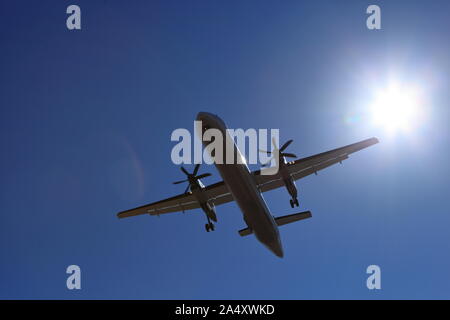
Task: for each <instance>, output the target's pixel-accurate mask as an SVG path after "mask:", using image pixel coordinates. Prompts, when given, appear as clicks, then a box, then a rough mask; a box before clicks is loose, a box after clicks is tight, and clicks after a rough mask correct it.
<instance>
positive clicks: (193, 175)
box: [173, 163, 211, 193]
mask: <svg viewBox="0 0 450 320" xmlns="http://www.w3.org/2000/svg"><path fill="white" fill-rule="evenodd" d="M180 169H181V171H182V172H183V173H184V174H185V175H186V176H187V179H184V180H180V181H175V182H173V184H180V183H183V182H189V184H188V186H187V188H186V190H185V191H184V193H187V192H188V190H189V187H190V186H191V185H193V184H195V183H196V182H197V180H199V179H203V178H206V177H209V176H210V175H211V173H203V174H200V175H197V173H198V169H200V163H199V164H197V165H196V166H195V168H194V171H193V172H192V173H189V172H188V171H187V170H186V169H185V168H183V167H181V168H180Z"/></svg>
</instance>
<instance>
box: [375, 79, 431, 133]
mask: <svg viewBox="0 0 450 320" xmlns="http://www.w3.org/2000/svg"><path fill="white" fill-rule="evenodd" d="M421 107H422V99H421V94H420V90H418V89H417V88H414V87H407V86H401V85H399V84H391V85H390V86H389V87H387V88H385V89H383V90H380V91H378V92H377V93H376V95H375V98H374V101H373V104H372V105H371V113H372V119H373V123H374V125H376V126H378V127H383V128H385V129H386V130H387V131H389V132H391V133H392V132H397V131H402V132H408V131H411V130H413V129H414V128H415V127H416V126H417V125H418V124H419V123H420V121H421V118H422V116H423V115H422V113H421Z"/></svg>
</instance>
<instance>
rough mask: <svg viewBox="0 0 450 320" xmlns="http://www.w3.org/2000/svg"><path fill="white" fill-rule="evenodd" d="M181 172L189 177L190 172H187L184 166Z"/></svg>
mask: <svg viewBox="0 0 450 320" xmlns="http://www.w3.org/2000/svg"><path fill="white" fill-rule="evenodd" d="M180 169H181V171H183V173H184V174H185V175H187V176H188V175H189V172H187V170H186V169H185V168H183V166H181V168H180Z"/></svg>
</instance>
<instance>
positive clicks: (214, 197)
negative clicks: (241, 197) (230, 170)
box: [205, 181, 234, 206]
mask: <svg viewBox="0 0 450 320" xmlns="http://www.w3.org/2000/svg"><path fill="white" fill-rule="evenodd" d="M205 192H206V194H207V198H208V201H209V202H210V203H211V204H213V205H215V206H218V205H221V204H224V203H227V202H231V201H234V198H233V196H232V194H231V193H230V191H229V190H228V187H227V185H226V184H225V183H224V182H223V181H220V182H217V183H214V184H212V185H210V186H207V187H206V188H205Z"/></svg>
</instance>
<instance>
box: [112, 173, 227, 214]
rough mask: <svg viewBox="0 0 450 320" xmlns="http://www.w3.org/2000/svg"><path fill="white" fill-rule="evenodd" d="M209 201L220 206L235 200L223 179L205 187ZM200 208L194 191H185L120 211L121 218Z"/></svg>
mask: <svg viewBox="0 0 450 320" xmlns="http://www.w3.org/2000/svg"><path fill="white" fill-rule="evenodd" d="M203 192H205V193H206V198H207V199H208V202H209V203H210V204H212V205H215V206H218V205H221V204H223V203H227V202H230V201H233V200H234V199H233V196H232V195H231V193H230V192H229V191H228V187H227V186H226V184H225V183H224V182H223V181H220V182H217V183H214V184H212V185H210V186H208V187H206V188H205V189H203ZM197 208H200V204H199V203H198V201H197V199H196V198H195V196H194V195H193V194H192V193H190V192H189V193H184V194H180V195H178V196H175V197H172V198H168V199H164V200H161V201H157V202H154V203H150V204H146V205H144V206H140V207H137V208H134V209H130V210H126V211H122V212H119V213H118V214H117V216H118V217H119V218H126V217H132V216H137V215H141V214H150V215H159V214H164V213H171V212H178V211H187V210H191V209H197Z"/></svg>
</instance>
